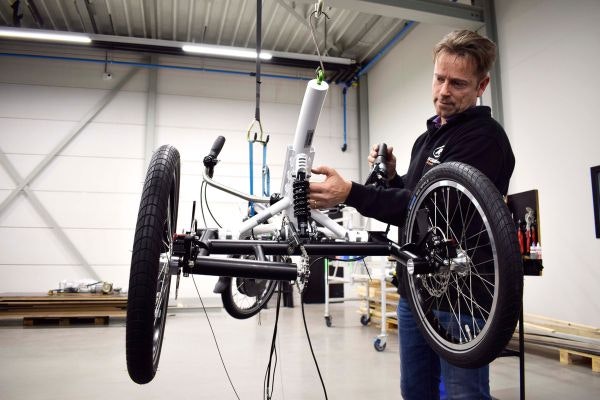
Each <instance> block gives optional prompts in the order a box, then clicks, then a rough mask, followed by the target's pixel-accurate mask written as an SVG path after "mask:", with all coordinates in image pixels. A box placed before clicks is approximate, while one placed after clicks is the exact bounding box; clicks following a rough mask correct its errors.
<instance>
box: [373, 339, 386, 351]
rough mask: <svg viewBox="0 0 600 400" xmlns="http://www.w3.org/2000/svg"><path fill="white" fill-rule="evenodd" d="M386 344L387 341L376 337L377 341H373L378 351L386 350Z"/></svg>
mask: <svg viewBox="0 0 600 400" xmlns="http://www.w3.org/2000/svg"><path fill="white" fill-rule="evenodd" d="M385 345H386V342H382V340H381V339H380V338H377V339H375V341H374V342H373V347H375V350H377V351H384V350H385Z"/></svg>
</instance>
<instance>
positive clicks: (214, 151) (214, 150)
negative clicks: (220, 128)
mask: <svg viewBox="0 0 600 400" xmlns="http://www.w3.org/2000/svg"><path fill="white" fill-rule="evenodd" d="M224 144H225V138H224V137H223V136H219V137H218V138H217V139H216V140H215V142H214V143H213V145H212V147H211V148H210V153H208V156H209V157H212V158H213V159H215V158H217V156H218V155H219V153H220V152H221V149H222V148H223V145H224Z"/></svg>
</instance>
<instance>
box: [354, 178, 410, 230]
mask: <svg viewBox="0 0 600 400" xmlns="http://www.w3.org/2000/svg"><path fill="white" fill-rule="evenodd" d="M410 194H411V192H410V190H408V189H400V188H388V189H384V188H382V187H376V186H372V185H371V186H364V185H361V184H359V183H356V182H352V188H351V189H350V194H349V195H348V198H347V199H346V204H347V205H349V206H351V207H354V208H356V210H357V211H358V212H359V213H361V214H362V215H364V216H365V217H369V218H375V219H378V220H379V221H381V222H384V223H386V224H392V225H396V226H400V225H401V224H402V221H403V220H404V216H405V214H406V207H407V206H408V201H409V199H410Z"/></svg>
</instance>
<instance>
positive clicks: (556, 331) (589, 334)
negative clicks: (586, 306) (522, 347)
mask: <svg viewBox="0 0 600 400" xmlns="http://www.w3.org/2000/svg"><path fill="white" fill-rule="evenodd" d="M523 332H524V338H525V343H531V344H535V345H539V346H544V347H546V348H551V349H555V350H558V352H559V355H560V362H561V363H563V364H572V363H573V361H574V360H576V359H577V358H583V359H589V360H591V364H592V370H593V371H594V372H600V328H595V327H591V326H586V325H581V324H575V323H572V322H567V321H560V320H556V319H552V318H547V317H542V316H539V315H532V314H525V315H524V327H523ZM516 343H518V330H517V331H516V332H515V334H514V336H513V342H512V345H515V344H516Z"/></svg>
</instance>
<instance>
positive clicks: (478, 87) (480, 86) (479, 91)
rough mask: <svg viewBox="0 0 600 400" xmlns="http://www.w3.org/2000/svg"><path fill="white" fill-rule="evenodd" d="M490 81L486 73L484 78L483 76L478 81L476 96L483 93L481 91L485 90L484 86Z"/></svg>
mask: <svg viewBox="0 0 600 400" xmlns="http://www.w3.org/2000/svg"><path fill="white" fill-rule="evenodd" d="M489 83H490V76H489V75H486V76H485V78H483V79H482V80H481V81H479V84H478V85H477V97H481V96H482V95H483V92H485V88H487V85H488V84H489Z"/></svg>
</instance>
